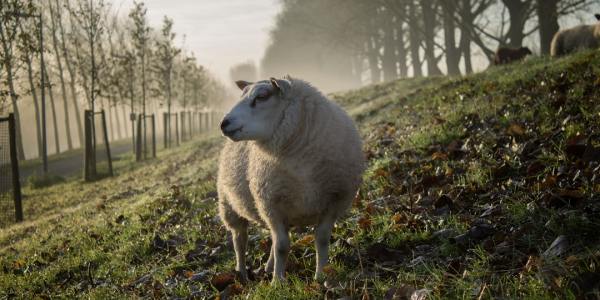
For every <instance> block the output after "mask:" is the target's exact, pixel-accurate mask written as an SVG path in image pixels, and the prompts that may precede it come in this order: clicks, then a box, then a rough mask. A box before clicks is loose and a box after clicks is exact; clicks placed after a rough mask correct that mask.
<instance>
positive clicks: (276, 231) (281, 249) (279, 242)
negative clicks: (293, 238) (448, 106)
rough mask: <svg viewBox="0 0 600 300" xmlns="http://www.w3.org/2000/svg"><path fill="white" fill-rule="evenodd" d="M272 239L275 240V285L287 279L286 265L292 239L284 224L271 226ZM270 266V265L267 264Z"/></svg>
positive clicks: (275, 223) (278, 223)
mask: <svg viewBox="0 0 600 300" xmlns="http://www.w3.org/2000/svg"><path fill="white" fill-rule="evenodd" d="M271 237H272V239H273V248H272V250H271V251H272V252H273V257H274V263H273V264H274V266H273V283H276V282H278V281H279V280H283V279H284V278H285V263H286V261H287V257H288V254H289V252H290V237H289V234H288V228H287V226H285V224H283V222H274V224H272V226H271ZM267 266H268V263H267Z"/></svg>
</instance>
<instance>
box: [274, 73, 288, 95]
mask: <svg viewBox="0 0 600 300" xmlns="http://www.w3.org/2000/svg"><path fill="white" fill-rule="evenodd" d="M270 81H271V85H272V86H273V87H274V88H275V89H276V90H278V91H279V92H280V93H281V94H283V95H285V94H286V93H287V92H289V91H290V89H291V88H292V83H291V82H290V81H289V80H287V79H276V78H273V77H271V78H270Z"/></svg>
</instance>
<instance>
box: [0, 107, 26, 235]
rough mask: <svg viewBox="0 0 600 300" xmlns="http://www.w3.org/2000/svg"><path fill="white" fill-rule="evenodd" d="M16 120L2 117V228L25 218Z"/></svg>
mask: <svg viewBox="0 0 600 300" xmlns="http://www.w3.org/2000/svg"><path fill="white" fill-rule="evenodd" d="M14 120H15V119H14V116H13V114H10V115H9V116H8V118H0V228H2V227H5V226H6V225H9V224H12V223H14V222H15V221H17V222H18V221H22V220H23V209H22V207H21V184H20V182H19V165H18V159H17V153H16V134H15V133H16V132H15V122H14Z"/></svg>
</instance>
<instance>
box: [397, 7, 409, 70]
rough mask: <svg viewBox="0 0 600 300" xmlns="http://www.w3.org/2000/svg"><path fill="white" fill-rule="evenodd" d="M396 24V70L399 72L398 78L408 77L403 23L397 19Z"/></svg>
mask: <svg viewBox="0 0 600 300" xmlns="http://www.w3.org/2000/svg"><path fill="white" fill-rule="evenodd" d="M397 23H398V24H397V25H396V52H397V56H396V57H397V58H398V69H399V71H400V78H406V77H408V65H407V61H406V58H407V55H408V52H407V51H406V43H405V42H404V33H405V32H406V31H404V28H402V26H403V25H404V22H403V21H402V20H401V19H398V22H397Z"/></svg>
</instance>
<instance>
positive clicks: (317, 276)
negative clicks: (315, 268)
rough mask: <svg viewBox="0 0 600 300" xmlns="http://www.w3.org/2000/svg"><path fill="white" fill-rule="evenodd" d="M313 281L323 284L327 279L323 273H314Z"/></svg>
mask: <svg viewBox="0 0 600 300" xmlns="http://www.w3.org/2000/svg"><path fill="white" fill-rule="evenodd" d="M314 279H315V281H316V282H318V283H324V282H325V279H327V276H325V274H324V273H323V272H319V273H315V277H314Z"/></svg>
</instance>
